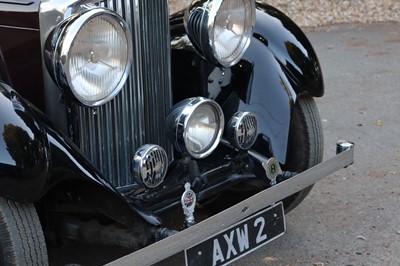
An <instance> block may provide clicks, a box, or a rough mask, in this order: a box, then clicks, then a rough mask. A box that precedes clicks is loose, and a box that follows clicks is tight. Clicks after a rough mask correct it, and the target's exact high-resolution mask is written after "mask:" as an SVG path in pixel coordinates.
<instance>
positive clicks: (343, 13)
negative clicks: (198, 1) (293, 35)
mask: <svg viewBox="0 0 400 266" xmlns="http://www.w3.org/2000/svg"><path fill="white" fill-rule="evenodd" d="M190 2H191V1H190V0H170V3H171V11H172V12H173V11H176V10H179V9H182V8H184V7H186V6H187V5H188V4H189V3H190ZM262 2H266V3H268V4H270V5H272V6H275V7H276V8H278V9H280V10H282V11H283V12H284V13H285V14H287V15H288V16H289V17H290V18H292V19H293V20H294V21H295V22H296V23H297V24H298V25H299V26H301V27H318V26H323V25H332V24H340V23H354V22H358V23H371V22H387V21H392V22H400V0H382V1H376V0H268V1H265V0H263V1H262Z"/></svg>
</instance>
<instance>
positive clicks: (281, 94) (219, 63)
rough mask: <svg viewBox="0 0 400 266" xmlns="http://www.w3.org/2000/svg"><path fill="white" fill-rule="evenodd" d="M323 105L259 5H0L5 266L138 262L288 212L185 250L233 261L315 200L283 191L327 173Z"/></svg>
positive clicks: (313, 73)
mask: <svg viewBox="0 0 400 266" xmlns="http://www.w3.org/2000/svg"><path fill="white" fill-rule="evenodd" d="M323 94H324V84H323V77H322V73H321V69H320V65H319V62H318V59H317V56H316V54H315V52H314V50H313V48H312V46H311V44H310V42H309V41H308V40H307V38H306V36H305V35H304V34H303V32H302V31H301V30H300V29H299V27H297V26H296V25H295V24H294V23H293V22H292V21H291V20H290V19H289V18H288V17H287V16H285V15H284V14H283V13H281V12H280V11H278V10H277V9H275V8H273V7H271V6H269V5H266V4H263V3H258V2H254V1H251V0H194V1H193V2H192V4H191V5H190V6H189V7H188V8H187V9H185V10H183V11H181V12H177V13H174V14H169V3H168V0H131V1H130V0H107V1H100V0H5V1H1V0H0V132H1V136H0V264H1V265H46V264H48V258H47V257H48V256H47V253H48V250H49V249H51V248H52V247H54V246H57V245H59V243H61V242H62V239H74V240H77V241H82V242H85V243H97V244H104V245H116V246H122V247H127V248H131V249H132V250H140V249H141V248H143V247H145V246H148V245H149V244H151V243H154V242H157V241H163V240H161V239H174V238H173V237H179V236H180V235H179V234H181V233H183V232H185V231H187V230H190V229H191V228H197V227H196V226H198V225H199V226H200V225H201V223H200V224H196V223H197V222H198V221H200V220H202V219H203V218H202V217H200V216H201V215H200V216H199V217H198V216H197V213H201V212H206V213H207V215H208V216H212V215H214V214H216V215H220V214H217V213H219V212H220V211H221V210H224V209H226V208H228V207H230V206H232V205H234V204H236V203H239V202H241V201H242V200H245V199H246V198H248V197H249V196H251V195H254V194H256V193H258V192H260V191H264V192H266V193H271V194H273V195H275V196H277V199H278V200H276V202H280V203H276V204H272V203H269V202H263V201H259V200H258V203H259V204H258V205H261V207H262V208H258V209H256V210H253V211H249V212H247V210H249V209H251V206H247V205H246V207H245V208H243V209H242V210H241V213H243V215H244V216H246V215H247V216H249V217H248V218H246V219H244V220H242V218H240V219H238V220H235V219H233V220H232V221H229V222H228V223H224V225H226V227H227V229H224V228H219V229H218V230H217V231H219V232H221V233H220V234H215V232H216V231H215V232H213V231H207V229H210V228H206V227H204V226H203V227H202V230H201V232H205V234H206V236H207V237H206V238H205V239H202V240H201V241H198V240H195V241H197V242H196V243H191V244H188V245H191V246H186V247H185V248H184V249H185V250H186V263H187V264H188V265H207V264H210V265H220V264H225V263H229V262H230V261H233V260H234V259H236V258H237V257H240V256H242V255H243V254H246V253H247V252H248V251H250V250H251V249H254V248H256V247H258V246H259V245H261V244H264V243H267V242H269V241H270V240H272V239H273V238H275V237H277V236H279V235H281V234H282V233H283V232H284V230H285V224H284V212H288V211H290V210H291V209H293V208H295V207H296V206H297V205H298V204H299V203H300V202H301V201H302V200H303V199H304V198H305V197H306V196H307V194H308V193H309V192H310V190H311V187H312V186H310V184H313V182H311V183H310V184H307V185H306V186H305V187H300V186H298V185H296V186H297V188H300V191H298V192H296V193H294V194H293V192H294V191H295V190H293V191H292V192H290V191H291V190H287V191H289V192H288V193H289V194H288V195H285V194H280V193H278V192H277V189H276V190H275V191H274V190H273V189H274V188H276V187H277V188H279V186H280V185H282V186H283V185H284V184H293V183H291V181H292V180H296V178H300V177H298V176H300V175H298V173H301V172H303V171H304V170H306V169H308V168H310V167H312V166H314V165H317V164H319V163H320V162H321V161H322V155H323V135H322V129H321V121H320V117H319V114H318V110H317V107H316V104H315V102H314V97H321V96H322V95H323ZM345 144H346V145H348V144H347V143H345ZM314 182H315V181H314ZM303 184H305V183H303ZM292 186H293V185H292ZM261 209H263V210H262V211H261V212H260V213H256V214H254V215H253V213H254V212H256V211H258V210H261ZM177 210H178V211H177ZM171 213H175V214H174V215H173V217H174V219H172V220H173V222H172V223H171V219H168V218H164V217H168V215H169V217H170V216H171ZM176 213H177V214H176ZM250 214H252V215H253V216H251V215H250ZM223 216H224V215H222V217H223ZM236 222H238V224H237V225H236V227H235V226H234V227H229V226H231V225H233V224H234V223H236ZM185 228H187V229H185ZM199 228H200V227H199ZM222 229H224V230H225V231H224V230H222ZM182 230H183V231H182ZM179 231H182V232H181V233H178V232H179ZM189 232H190V231H189ZM199 232H200V231H199ZM214 234H215V235H214ZM194 235H197V234H194ZM181 240H182V243H184V241H186V240H187V239H186V238H181ZM175 242H176V241H175ZM199 243H200V244H199ZM207 252H208V253H207ZM155 254H158V253H155ZM72 261H73V258H72ZM147 262H148V263H149V264H151V263H153V262H150V261H147ZM129 264H130V265H139V264H138V263H134V262H132V261H131V263H129Z"/></svg>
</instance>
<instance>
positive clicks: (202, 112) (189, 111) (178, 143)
mask: <svg viewBox="0 0 400 266" xmlns="http://www.w3.org/2000/svg"><path fill="white" fill-rule="evenodd" d="M166 126H167V130H169V131H170V132H169V137H170V140H171V142H172V143H173V144H174V145H175V147H176V148H177V149H178V150H179V151H180V152H182V153H184V154H186V155H189V156H192V157H193V158H197V159H200V158H204V157H206V156H208V155H210V154H211V153H212V152H213V151H214V149H215V148H216V147H217V146H218V143H219V141H220V139H221V136H222V132H223V127H224V116H223V113H222V109H221V107H220V106H219V105H218V104H217V103H216V102H214V101H212V100H209V99H205V98H202V97H197V98H191V99H188V100H184V101H182V102H180V103H178V104H177V105H176V106H175V107H174V108H173V110H172V111H171V113H170V114H169V115H168V117H167V122H166Z"/></svg>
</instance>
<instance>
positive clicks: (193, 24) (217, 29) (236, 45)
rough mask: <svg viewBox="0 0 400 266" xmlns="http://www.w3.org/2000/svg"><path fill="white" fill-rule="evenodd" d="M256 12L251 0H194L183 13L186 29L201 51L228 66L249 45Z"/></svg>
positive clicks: (207, 56) (215, 62) (239, 56)
mask: <svg viewBox="0 0 400 266" xmlns="http://www.w3.org/2000/svg"><path fill="white" fill-rule="evenodd" d="M255 14H256V11H255V1H254V0H195V1H193V2H192V5H191V6H190V7H189V9H188V10H187V12H186V14H185V26H186V31H187V33H188V36H189V38H190V40H191V41H192V43H193V45H194V46H195V47H196V48H197V50H198V51H199V52H200V54H202V55H203V56H204V57H205V58H207V59H208V60H210V61H211V62H212V63H214V64H216V65H220V66H223V67H230V66H232V65H234V64H236V63H237V62H238V61H239V60H240V59H241V58H242V56H243V54H244V53H245V52H246V50H247V48H248V46H249V44H250V40H251V36H252V34H253V30H254V25H255V17H256V15H255Z"/></svg>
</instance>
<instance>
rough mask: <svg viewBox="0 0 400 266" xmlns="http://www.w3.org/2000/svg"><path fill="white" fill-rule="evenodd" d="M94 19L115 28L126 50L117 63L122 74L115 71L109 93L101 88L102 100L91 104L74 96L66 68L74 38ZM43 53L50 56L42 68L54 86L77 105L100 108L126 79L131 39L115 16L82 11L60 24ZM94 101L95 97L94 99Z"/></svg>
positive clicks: (104, 11) (99, 9)
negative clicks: (115, 74)
mask: <svg viewBox="0 0 400 266" xmlns="http://www.w3.org/2000/svg"><path fill="white" fill-rule="evenodd" d="M97 18H101V19H104V20H105V21H108V22H109V23H110V24H112V25H113V26H116V27H119V28H118V29H115V30H118V31H119V32H120V33H122V34H123V35H120V36H119V37H120V38H121V39H122V40H124V43H123V46H124V49H126V52H124V55H126V59H125V60H124V61H121V62H120V66H122V67H121V69H123V70H122V71H119V73H118V74H119V75H117V76H116V77H115V78H114V81H113V82H112V84H113V86H111V87H112V89H109V90H107V87H105V86H104V89H105V90H107V92H106V93H104V95H103V96H100V97H98V98H96V99H93V100H92V99H85V98H84V96H82V95H80V94H79V93H78V92H77V91H78V89H76V88H74V86H73V85H72V81H71V73H70V69H69V67H70V65H69V64H70V63H71V57H70V51H71V48H72V47H73V45H74V41H75V39H76V38H77V36H78V34H79V33H80V31H81V30H82V29H83V27H84V26H86V24H87V23H89V22H91V20H93V19H97ZM46 49H47V51H46V52H49V54H50V56H48V58H46V59H45V60H46V65H47V67H48V68H49V73H50V75H51V76H52V77H53V80H54V81H55V82H56V84H57V85H58V87H60V88H61V89H62V90H63V91H64V92H65V93H66V94H67V95H68V96H70V97H71V98H72V99H74V100H75V101H77V102H78V103H80V104H83V105H85V106H89V107H96V106H100V105H103V104H105V103H107V102H109V101H110V100H112V99H113V98H114V97H115V96H116V95H117V94H118V93H119V92H120V91H121V89H122V88H123V85H124V84H125V81H126V79H127V78H128V76H129V73H130V70H131V65H132V61H133V52H132V51H133V45H132V37H131V32H130V30H129V27H128V25H127V23H126V22H125V21H124V20H123V19H122V18H121V17H120V16H119V15H118V14H117V13H115V12H113V11H111V10H109V9H106V8H102V7H91V8H88V9H87V8H85V9H82V10H80V12H78V13H76V14H74V15H72V16H70V17H69V18H67V19H66V20H64V21H63V22H61V23H60V24H59V26H58V27H57V28H56V29H55V30H54V31H53V32H52V34H51V35H50V37H49V38H48V39H47V44H46ZM92 56H95V54H94V53H93V54H92ZM91 59H93V58H91ZM95 63H98V62H95ZM104 65H106V66H107V65H108V64H107V63H105V64H104ZM108 66H109V65H108ZM109 67H110V68H111V69H113V68H116V67H115V66H109ZM118 67H119V65H118ZM99 94H100V93H99ZM94 97H96V95H95V96H94ZM88 98H89V96H88Z"/></svg>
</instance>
